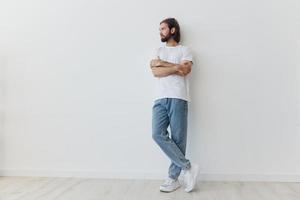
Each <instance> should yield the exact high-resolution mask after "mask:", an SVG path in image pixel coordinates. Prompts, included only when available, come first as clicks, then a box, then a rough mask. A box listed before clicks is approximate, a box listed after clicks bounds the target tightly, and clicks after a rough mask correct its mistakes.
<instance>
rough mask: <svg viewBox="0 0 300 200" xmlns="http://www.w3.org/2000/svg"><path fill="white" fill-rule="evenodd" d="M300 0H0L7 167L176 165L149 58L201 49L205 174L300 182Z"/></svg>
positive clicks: (197, 79)
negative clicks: (156, 116)
mask: <svg viewBox="0 0 300 200" xmlns="http://www.w3.org/2000/svg"><path fill="white" fill-rule="evenodd" d="M299 10H300V3H299V1H296V0H286V1H279V0H272V1H271V0H252V1H245V0H242V1H241V0H228V1H222V0H211V1H196V0H193V1H179V0H177V1H170V0H168V1H158V0H152V1H138V0H129V1H120V0H119V1H96V0H88V1H87V0H72V1H71V0H60V1H58V0H52V1H50V0H45V1H37V0H28V1H16V0H10V1H1V3H0V81H1V84H0V95H1V96H0V103H1V113H0V114H1V118H0V119H1V121H0V122H1V129H0V131H1V135H0V172H1V174H2V175H24V176H25V175H32V176H38V175H43V176H81V177H97V178H149V179H152V178H164V177H166V176H167V171H168V167H169V164H170V160H169V159H168V158H167V157H166V156H165V155H164V154H163V152H162V151H161V150H160V149H159V147H158V146H157V145H156V143H155V142H154V141H153V140H152V138H151V112H152V104H153V100H152V98H153V96H152V95H153V93H152V91H153V88H154V87H153V86H154V78H153V76H152V74H151V71H150V68H149V66H148V64H149V58H150V57H151V53H152V51H153V49H154V48H155V47H158V46H159V45H161V42H160V38H159V31H158V28H159V22H160V21H161V20H163V19H164V18H166V17H175V18H177V20H178V21H179V23H180V25H181V29H182V44H183V45H187V46H190V47H191V49H192V50H193V55H194V58H195V65H194V66H193V70H192V75H191V77H192V82H191V97H192V102H191V103H190V105H189V130H188V144H187V158H189V159H191V161H192V162H196V163H199V164H200V167H201V172H200V177H199V178H201V179H202V180H205V179H206V180H229V179H230V180H284V181H295V180H296V181H300V156H299V152H300V145H299V141H300V71H299V67H300V66H299V64H300V60H299V53H300V51H299V50H300V40H299V35H300V23H299V22H300V15H299Z"/></svg>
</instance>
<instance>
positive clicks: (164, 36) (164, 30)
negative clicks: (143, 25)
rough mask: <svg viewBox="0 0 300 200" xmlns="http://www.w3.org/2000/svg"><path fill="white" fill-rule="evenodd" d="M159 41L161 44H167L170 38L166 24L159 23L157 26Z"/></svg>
mask: <svg viewBox="0 0 300 200" xmlns="http://www.w3.org/2000/svg"><path fill="white" fill-rule="evenodd" d="M159 31H160V39H161V41H162V42H167V41H168V40H169V39H170V38H171V31H170V29H169V27H168V24H166V23H161V24H160V26H159Z"/></svg>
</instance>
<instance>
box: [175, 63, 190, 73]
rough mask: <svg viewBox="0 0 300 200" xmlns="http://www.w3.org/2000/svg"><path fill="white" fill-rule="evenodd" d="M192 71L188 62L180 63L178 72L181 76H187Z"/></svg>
mask: <svg viewBox="0 0 300 200" xmlns="http://www.w3.org/2000/svg"><path fill="white" fill-rule="evenodd" d="M190 71H191V69H190V68H189V67H188V63H187V62H184V63H182V64H179V65H178V66H177V72H176V74H177V75H179V76H185V75H187V74H188V73H190Z"/></svg>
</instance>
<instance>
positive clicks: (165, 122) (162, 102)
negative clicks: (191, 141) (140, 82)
mask: <svg viewBox="0 0 300 200" xmlns="http://www.w3.org/2000/svg"><path fill="white" fill-rule="evenodd" d="M187 122H188V102H187V101H186V100H183V99H179V98H162V99H156V100H155V101H154V105H153V108H152V138H153V140H154V141H155V142H156V143H157V144H158V146H159V147H160V148H161V149H162V151H163V152H164V153H165V154H166V155H167V156H168V157H169V159H170V160H171V165H170V167H169V172H168V173H169V174H168V175H169V177H170V178H173V179H175V180H177V179H178V177H179V175H180V172H181V170H182V169H183V170H184V169H189V168H190V167H191V163H190V161H189V160H188V159H186V158H185V151H186V140H187V125H188V124H187ZM169 125H170V131H171V138H170V136H169V131H168V130H167V128H168V126H169Z"/></svg>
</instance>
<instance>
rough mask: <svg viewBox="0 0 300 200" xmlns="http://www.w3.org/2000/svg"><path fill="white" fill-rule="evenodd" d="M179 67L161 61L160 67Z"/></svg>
mask: <svg viewBox="0 0 300 200" xmlns="http://www.w3.org/2000/svg"><path fill="white" fill-rule="evenodd" d="M176 66H177V67H178V64H176V63H171V62H167V61H163V60H160V62H159V66H158V67H176Z"/></svg>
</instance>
